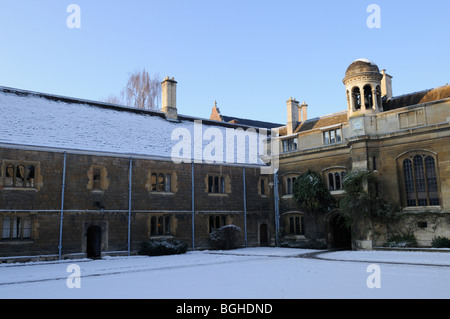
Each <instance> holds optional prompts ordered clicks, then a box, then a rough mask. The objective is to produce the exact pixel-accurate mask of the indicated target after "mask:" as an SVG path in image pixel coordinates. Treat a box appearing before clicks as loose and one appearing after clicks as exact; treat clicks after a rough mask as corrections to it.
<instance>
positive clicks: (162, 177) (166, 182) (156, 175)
mask: <svg viewBox="0 0 450 319" xmlns="http://www.w3.org/2000/svg"><path fill="white" fill-rule="evenodd" d="M177 180H178V178H177V174H176V172H175V171H168V170H150V171H149V172H148V174H147V184H146V185H145V186H146V188H147V190H148V191H149V193H151V194H162V195H173V194H174V193H176V192H177V191H178V189H177Z"/></svg>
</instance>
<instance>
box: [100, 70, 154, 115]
mask: <svg viewBox="0 0 450 319" xmlns="http://www.w3.org/2000/svg"><path fill="white" fill-rule="evenodd" d="M102 100H103V101H104V102H108V103H113V104H125V105H127V106H131V107H136V108H141V109H150V110H157V109H159V104H160V102H161V77H160V75H159V74H155V75H154V76H153V77H152V76H150V74H149V73H148V72H147V71H146V70H145V69H143V70H142V71H135V72H133V73H130V76H129V78H128V82H127V85H126V86H125V88H124V89H123V90H122V92H121V94H120V97H118V96H115V95H109V96H108V97H107V98H106V99H102Z"/></svg>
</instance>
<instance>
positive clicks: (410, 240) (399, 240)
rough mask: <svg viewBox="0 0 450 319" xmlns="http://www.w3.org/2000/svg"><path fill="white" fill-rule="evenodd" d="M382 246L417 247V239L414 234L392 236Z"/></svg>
mask: <svg viewBox="0 0 450 319" xmlns="http://www.w3.org/2000/svg"><path fill="white" fill-rule="evenodd" d="M383 246H384V247H399V248H402V247H417V240H416V237H415V236H414V235H401V236H393V237H392V238H391V239H390V240H389V241H388V242H387V243H385V244H384V245H383Z"/></svg>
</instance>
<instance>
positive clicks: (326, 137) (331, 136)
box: [323, 127, 342, 144]
mask: <svg viewBox="0 0 450 319" xmlns="http://www.w3.org/2000/svg"><path fill="white" fill-rule="evenodd" d="M341 141H342V129H341V128H340V127H339V128H335V129H332V130H328V131H324V132H323V144H334V143H340V142H341Z"/></svg>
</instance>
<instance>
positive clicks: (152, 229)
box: [150, 216, 157, 236]
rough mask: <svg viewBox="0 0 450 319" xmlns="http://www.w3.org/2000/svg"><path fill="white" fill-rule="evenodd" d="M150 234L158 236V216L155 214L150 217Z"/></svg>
mask: <svg viewBox="0 0 450 319" xmlns="http://www.w3.org/2000/svg"><path fill="white" fill-rule="evenodd" d="M150 235H151V236H156V235H157V233H156V217H155V216H153V217H152V218H150Z"/></svg>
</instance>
